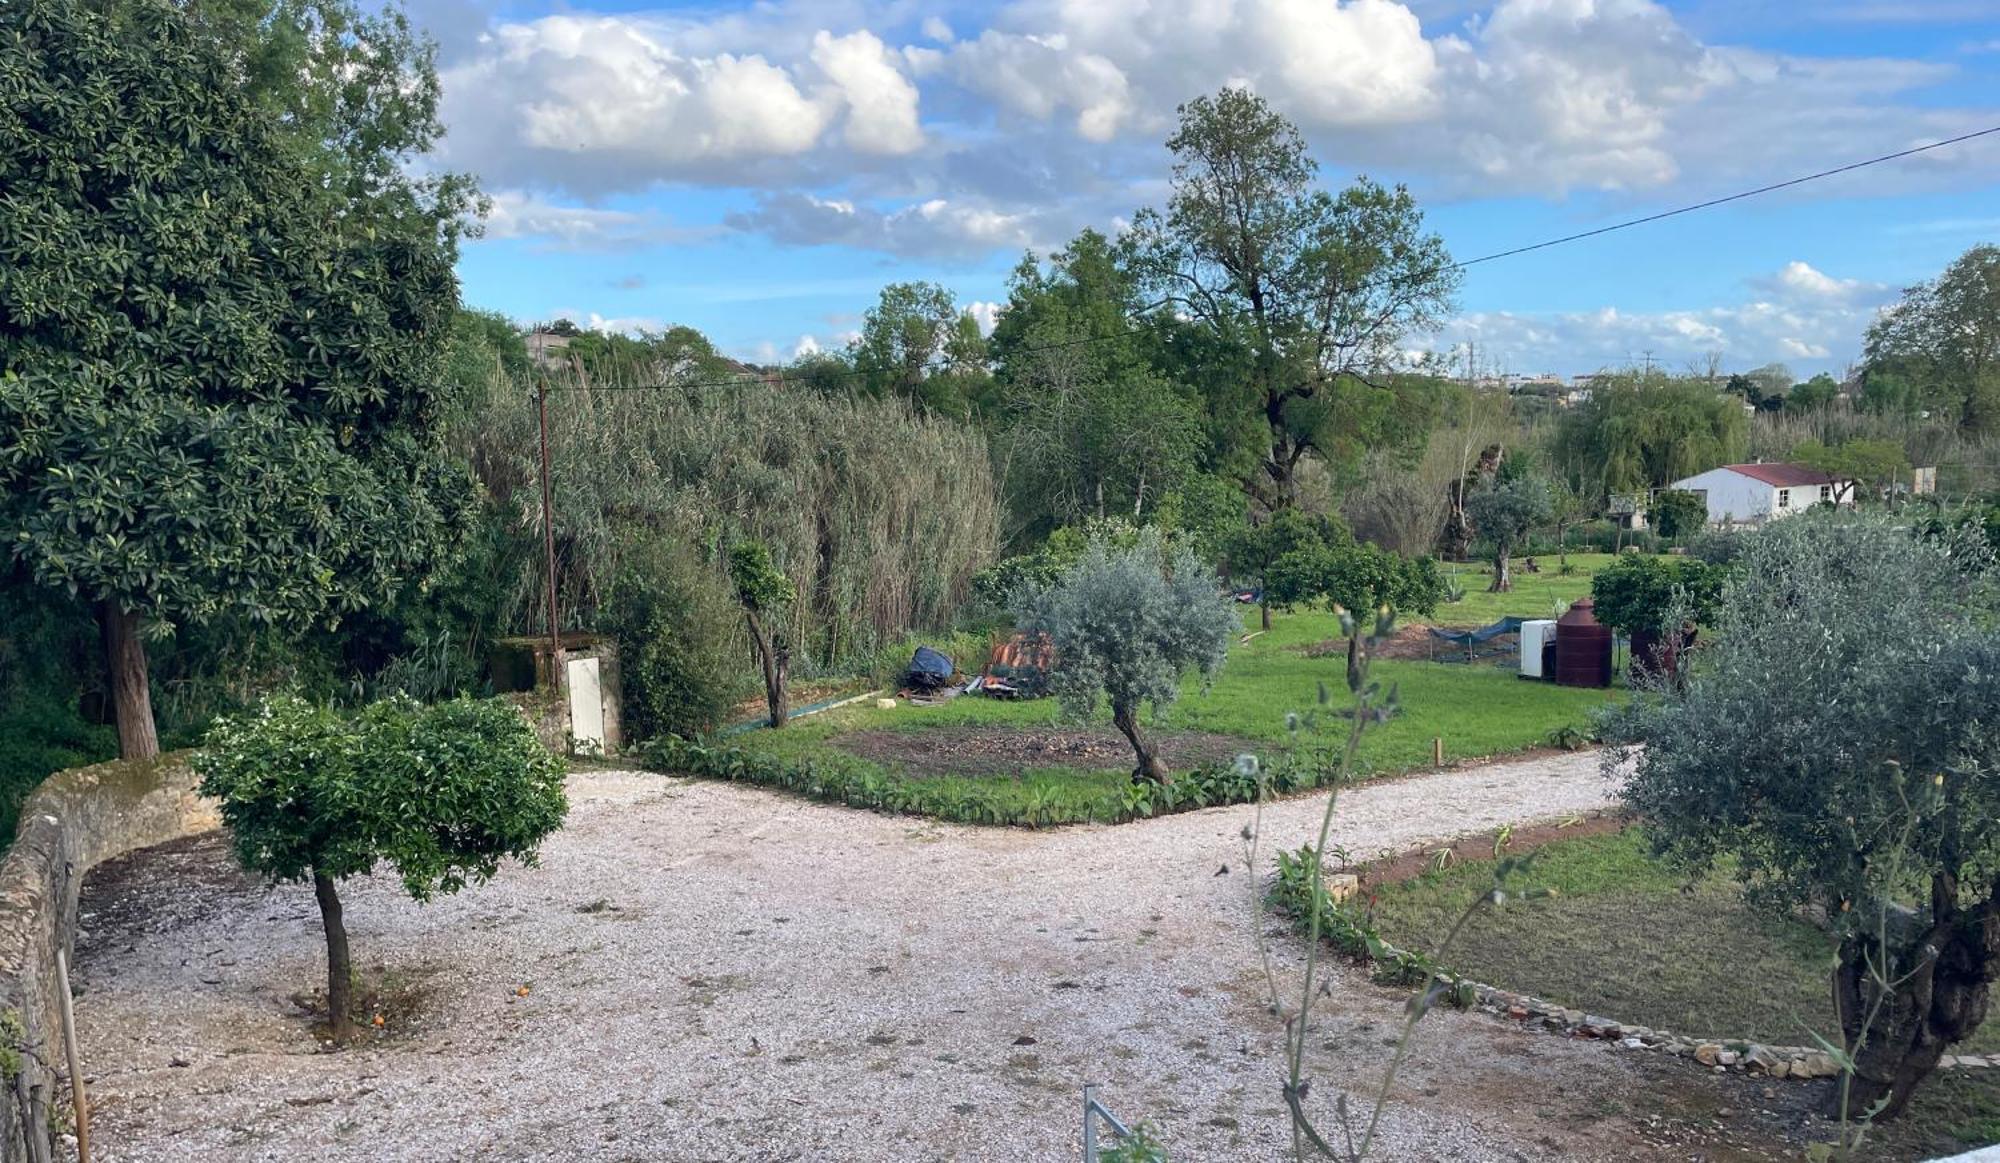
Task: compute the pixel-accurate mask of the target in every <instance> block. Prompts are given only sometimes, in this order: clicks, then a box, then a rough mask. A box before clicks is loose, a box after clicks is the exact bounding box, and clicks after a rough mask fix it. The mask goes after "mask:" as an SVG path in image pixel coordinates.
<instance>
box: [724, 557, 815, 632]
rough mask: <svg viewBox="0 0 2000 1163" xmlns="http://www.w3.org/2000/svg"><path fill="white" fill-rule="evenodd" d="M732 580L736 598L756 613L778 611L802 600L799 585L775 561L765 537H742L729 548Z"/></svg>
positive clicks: (745, 607)
mask: <svg viewBox="0 0 2000 1163" xmlns="http://www.w3.org/2000/svg"><path fill="white" fill-rule="evenodd" d="M729 580H730V584H732V585H734V586H735V587H736V600H737V601H739V602H741V603H743V608H744V609H746V610H749V611H751V612H752V613H760V614H761V613H767V612H768V613H775V612H778V611H780V610H783V609H784V608H785V607H786V606H789V605H791V604H792V603H793V602H795V601H797V600H798V596H799V591H798V587H797V586H795V585H793V584H792V580H791V579H790V578H788V577H786V576H785V575H784V573H783V572H782V571H780V570H779V569H778V567H777V566H776V565H774V564H772V562H771V547H770V546H768V545H766V544H764V543H763V542H762V541H739V542H737V543H736V544H735V545H733V546H731V547H730V550H729Z"/></svg>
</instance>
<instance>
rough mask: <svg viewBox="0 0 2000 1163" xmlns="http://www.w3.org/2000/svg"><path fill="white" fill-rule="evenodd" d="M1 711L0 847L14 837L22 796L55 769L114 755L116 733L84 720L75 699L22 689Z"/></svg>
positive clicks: (96, 761)
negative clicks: (3, 711)
mask: <svg viewBox="0 0 2000 1163" xmlns="http://www.w3.org/2000/svg"><path fill="white" fill-rule="evenodd" d="M12 703H13V705H12V706H10V707H8V708H7V710H6V713H5V714H0V852H4V851H5V850H6V848H7V845H8V844H11V843H12V842H13V839H14V828H15V826H16V825H17V824H18V823H19V820H20V813H21V801H23V800H25V799H27V798H28V793H30V792H32V791H34V790H35V788H36V787H37V786H39V785H40V784H41V782H42V781H43V780H45V779H47V778H48V777H49V776H51V775H54V774H55V773H56V772H58V771H62V770H65V769H67V768H71V767H83V766H85V765H87V764H92V763H101V762H103V761H104V760H107V759H115V758H117V755H118V733H117V732H115V731H113V730H112V729H111V728H109V727H101V726H97V725H94V724H91V723H86V722H85V721H84V719H83V716H82V715H80V714H78V713H77V709H76V704H75V702H74V701H65V700H64V699H63V698H61V697H59V696H57V695H54V694H51V693H49V692H37V693H25V692H24V693H23V694H21V695H20V696H19V697H18V698H16V699H14V700H12Z"/></svg>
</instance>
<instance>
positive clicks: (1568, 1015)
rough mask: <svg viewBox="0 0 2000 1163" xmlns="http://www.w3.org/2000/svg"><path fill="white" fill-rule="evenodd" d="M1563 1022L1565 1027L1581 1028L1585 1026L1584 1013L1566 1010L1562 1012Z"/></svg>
mask: <svg viewBox="0 0 2000 1163" xmlns="http://www.w3.org/2000/svg"><path fill="white" fill-rule="evenodd" d="M1562 1020H1563V1025H1565V1026H1580V1025H1582V1024H1583V1011H1582V1010H1564V1011H1563V1012H1562Z"/></svg>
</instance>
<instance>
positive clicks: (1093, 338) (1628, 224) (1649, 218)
mask: <svg viewBox="0 0 2000 1163" xmlns="http://www.w3.org/2000/svg"><path fill="white" fill-rule="evenodd" d="M1996 133H2000V125H1992V126H1988V127H1987V128H1985V129H1978V130H1974V131H1972V132H1970V133H1961V134H1959V135H1958V136H1956V137H1947V138H1943V139H1941V140H1938V141H1932V142H1926V143H1924V144H1923V145H1918V146H1912V147H1910V148H1909V149H1903V150H1897V151H1896V152H1895V153H1885V154H1881V155H1879V156H1877V157H1871V158H1865V159H1863V160H1861V161H1857V162H1849V163H1847V164H1846V165H1842V166H1834V167H1833V168H1831V169H1825V170H1819V171H1817V172H1815V173H1810V174H1803V175H1801V176H1799V177H1796V178H1787V179H1785V180H1784V181H1782V182H1772V183H1770V184H1769V185H1764V186H1758V187H1756V188H1754V189H1749V190H1739V191H1738V192H1736V193H1734V194H1725V195H1723V196H1722V197H1719V198H1710V199H1707V200H1706V201H1702V202H1691V203H1689V204H1687V205H1685V206H1676V207H1674V208H1673V209H1671V210H1662V211H1659V212H1658V213H1655V214H1646V215H1643V216H1641V217H1638V218H1628V219H1626V220H1625V221H1623V222H1614V223H1612V224H1610V225H1608V226H1599V227H1597V228H1595V229H1593V230H1584V231H1579V232H1577V233H1575V234H1565V235H1563V236H1562V237H1560V238H1549V239H1544V240H1543V241H1541V242H1533V243H1529V244H1527V245H1526V246H1516V247H1511V248H1509V249H1507V250H1500V251H1495V252H1493V253H1492V254H1483V255H1480V256H1479V257H1478V258H1468V259H1463V260H1460V261H1457V262H1450V263H1446V264H1444V265H1442V266H1439V267H1435V268H1433V269H1431V270H1428V271H1424V272H1420V275H1421V276H1422V277H1428V276H1430V275H1434V274H1445V273H1447V272H1449V271H1462V270H1465V269H1466V268H1467V267H1475V266H1478V265H1480V264H1481V263H1489V262H1494V261H1496V260H1499V259H1503V258H1513V257H1514V256H1515V255H1521V254H1528V253H1530V252H1533V251H1537V250H1547V249H1549V248H1550V247H1555V246H1566V245H1568V244H1569V243H1572V242H1581V241H1583V240H1584V239H1587V238H1596V237H1598V236H1600V235H1605V234H1611V233H1614V232H1616V231H1620V230H1630V229H1632V228H1633V227H1635V226H1645V225H1647V224H1648V223H1653V222H1659V221H1662V220H1664V219H1667V218H1675V217H1678V216H1680V215H1682V214H1692V213H1694V212H1695V211H1697V210H1708V209H1712V208H1714V207H1716V206H1723V205H1727V204H1728V203H1731V202H1741V201H1743V200H1744V199H1746V198H1755V197H1759V196H1760V195H1764V194H1771V193H1776V192H1777V191H1779V190H1788V189H1791V188H1792V187H1794V186H1803V185H1805V184H1807V183H1809V182H1817V181H1821V180H1822V179H1825V178H1831V177H1834V176H1836V175H1839V174H1847V173H1852V172H1854V171H1855V170H1863V169H1867V168H1868V167H1869V166H1878V165H1881V164H1883V163H1884V162H1892V161H1898V160H1901V159H1902V158H1906V157H1914V156H1916V155H1917V154H1920V153H1928V152H1930V151H1931V150H1934V149H1943V148H1945V147H1946V146H1952V145H1959V144H1961V143H1963V142H1968V141H1972V140H1974V139H1976V138H1981V137H1988V136H1991V135H1993V134H1996ZM1390 281H1394V280H1385V283H1384V284H1382V285H1386V282H1390ZM1355 289H1356V290H1357V291H1360V292H1364V293H1365V292H1367V291H1372V290H1376V289H1378V287H1377V286H1371V285H1369V284H1368V283H1366V282H1364V283H1362V284H1361V285H1360V286H1359V287H1357V288H1355ZM1125 338H1128V335H1127V334H1126V333H1124V332H1119V333H1116V334H1111V335H1086V336H1082V337H1080V338H1077V339H1066V340H1062V341H1060V342H1057V343H1049V344H1043V345H1040V346H1036V347H1025V348H1022V349H1021V351H1022V353H1023V354H1028V355H1035V354H1040V353H1041V352H1045V351H1061V350H1064V349H1066V348H1071V347H1082V346H1085V345H1087V344H1092V343H1108V342H1110V341H1112V340H1115V339H1125ZM1648 354H1649V362H1650V353H1648ZM822 374H823V375H824V376H826V377H827V378H832V379H847V378H849V377H856V376H862V375H866V374H868V373H867V372H864V371H862V370H861V369H860V368H850V369H846V370H842V371H828V372H825V373H822ZM773 377H775V378H776V379H778V380H779V381H780V382H783V381H784V380H785V378H786V376H785V373H784V372H776V373H758V374H754V375H743V376H736V377H734V378H731V379H726V380H709V381H706V382H703V381H695V382H692V383H684V384H607V385H603V386H587V385H586V386H579V387H574V388H569V389H566V390H568V391H585V392H652V391H667V390H682V391H693V390H698V389H701V388H726V387H732V386H734V385H737V384H742V383H745V382H747V381H750V380H758V379H770V378H773Z"/></svg>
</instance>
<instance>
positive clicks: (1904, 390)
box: [1862, 243, 2000, 433]
mask: <svg viewBox="0 0 2000 1163" xmlns="http://www.w3.org/2000/svg"><path fill="white" fill-rule="evenodd" d="M1863 361H1864V362H1863V370H1862V378H1863V383H1864V385H1868V387H1866V388H1864V394H1863V399H1864V401H1871V400H1872V401H1873V402H1874V403H1876V404H1877V405H1878V406H1892V405H1897V404H1901V405H1903V406H1908V403H1906V402H1914V403H1915V404H1916V405H1917V406H1919V407H1922V408H1928V409H1930V410H1931V411H1933V412H1935V413H1937V414H1939V415H1941V416H1944V417H1946V418H1949V419H1950V420H1952V421H1954V422H1956V423H1957V425H1958V426H1959V427H1960V428H1962V429H1965V430H1967V431H1970V432H1982V433H1988V432H1994V431H2000V246H1994V245H1992V244H1990V243H1988V244H1982V245H1979V246H1975V247H1973V248H1972V249H1970V250H1968V251H1966V252H1965V253H1964V254H1962V255H1960V256H1958V258H1956V259H1954V260H1953V261H1952V263H1951V265H1950V266H1948V267H1946V268H1945V269H1944V271H1943V273H1941V274H1939V275H1938V277H1937V278H1935V279H1932V280H1930V281H1928V282H1922V283H1918V284H1917V285H1916V286H1913V287H1910V288H1908V289H1907V290H1905V291H1904V292H1903V299H1902V301H1901V302H1900V303H1898V304H1896V306H1895V307H1894V308H1892V309H1890V310H1888V311H1884V312H1882V313H1881V314H1880V315H1879V316H1877V318H1876V320H1875V322H1874V323H1873V324H1871V325H1870V326H1869V328H1868V340H1867V344H1866V347H1865V348H1864V355H1863ZM1871 393H1872V395H1871Z"/></svg>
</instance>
